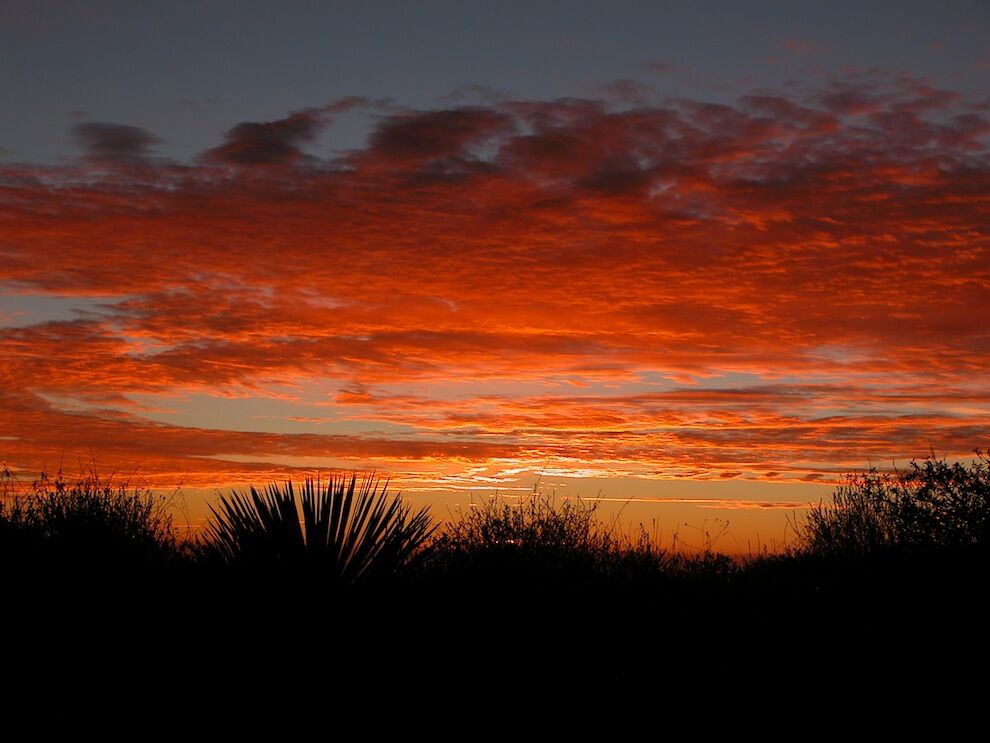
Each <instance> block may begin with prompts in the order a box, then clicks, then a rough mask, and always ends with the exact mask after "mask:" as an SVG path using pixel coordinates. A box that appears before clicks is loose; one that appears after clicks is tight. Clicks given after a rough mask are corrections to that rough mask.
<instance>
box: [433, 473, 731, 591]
mask: <svg viewBox="0 0 990 743" xmlns="http://www.w3.org/2000/svg"><path fill="white" fill-rule="evenodd" d="M596 511H597V503H595V502H594V501H582V500H564V501H562V502H559V503H558V502H556V501H555V500H554V499H553V498H552V497H549V496H546V495H543V494H540V493H535V492H534V493H533V494H531V495H528V496H524V497H522V498H520V499H518V500H514V499H513V500H510V499H508V498H505V497H498V496H496V497H495V498H492V499H489V500H486V501H484V502H482V503H481V504H480V505H478V506H476V507H473V508H471V509H470V510H468V511H467V512H466V513H461V514H459V515H458V517H456V518H454V519H452V520H451V521H449V522H448V523H446V524H445V525H444V527H443V528H442V530H441V531H440V533H439V535H438V536H437V538H436V539H435V540H434V541H433V542H432V544H431V545H430V546H429V548H428V549H427V550H425V551H424V552H423V554H422V556H421V560H420V562H419V565H418V567H419V569H420V571H421V572H422V573H423V574H425V575H426V576H427V577H428V578H429V579H433V580H437V581H440V582H441V583H444V584H446V585H450V586H456V587H458V588H466V589H468V590H472V589H474V590H478V591H485V590H488V589H490V588H498V589H500V590H505V591H509V592H533V591H536V592H543V591H546V590H550V591H551V592H552V591H554V590H560V589H563V590H571V589H575V590H578V591H584V590H588V589H592V590H597V589H602V588H606V587H607V588H610V589H618V590H625V589H627V588H632V587H635V588H637V589H643V588H648V587H653V588H662V587H664V586H669V585H671V584H672V583H681V584H683V583H684V582H685V580H687V579H690V580H692V581H696V582H697V583H698V584H699V585H701V584H703V583H707V579H708V578H711V577H716V576H720V577H726V576H728V575H730V574H731V573H733V572H734V571H735V570H736V569H737V568H736V565H735V563H734V562H733V561H732V560H731V559H730V558H728V557H725V556H724V555H718V554H716V553H714V552H712V551H710V550H706V551H704V552H703V553H702V554H698V555H686V554H681V553H669V552H668V551H666V550H664V549H663V548H661V547H660V546H659V545H658V544H657V543H656V541H655V540H653V539H652V538H650V536H649V535H648V534H647V533H646V532H645V531H644V532H641V533H640V536H639V538H638V539H635V540H634V539H628V538H625V537H623V536H621V535H620V534H618V533H617V532H616V531H615V529H614V528H611V527H609V526H608V525H606V524H604V523H602V522H601V521H599V520H598V518H597V516H596Z"/></svg>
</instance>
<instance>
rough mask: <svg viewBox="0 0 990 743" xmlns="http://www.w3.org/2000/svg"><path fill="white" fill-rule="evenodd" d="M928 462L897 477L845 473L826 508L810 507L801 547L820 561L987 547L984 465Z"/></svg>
mask: <svg viewBox="0 0 990 743" xmlns="http://www.w3.org/2000/svg"><path fill="white" fill-rule="evenodd" d="M976 455H977V459H976V460H975V461H973V462H971V463H970V464H968V465H966V464H962V463H958V462H956V463H952V464H949V463H948V462H946V461H944V460H940V459H936V458H934V457H929V458H927V459H926V460H924V461H923V462H921V463H920V464H919V463H917V462H911V464H910V465H909V467H908V468H907V469H906V470H905V471H903V472H896V473H888V472H878V471H877V470H875V469H872V470H870V471H869V472H866V473H863V474H856V475H849V476H848V477H847V480H846V482H845V484H843V485H842V486H840V487H839V488H838V489H837V490H836V492H835V494H834V495H833V496H832V502H831V503H820V504H819V505H818V506H816V507H814V508H812V509H811V510H810V511H809V513H808V516H807V519H806V521H805V522H804V524H803V526H802V529H801V532H800V534H799V537H800V545H801V547H802V548H803V550H804V551H806V552H808V553H811V554H817V555H822V556H828V555H834V556H851V555H861V554H870V553H875V552H879V551H888V550H891V549H899V550H921V549H931V548H936V547H941V548H973V547H986V545H987V543H988V536H990V534H988V529H990V466H988V465H990V463H988V460H987V456H986V455H985V454H983V453H982V452H980V451H977V452H976Z"/></svg>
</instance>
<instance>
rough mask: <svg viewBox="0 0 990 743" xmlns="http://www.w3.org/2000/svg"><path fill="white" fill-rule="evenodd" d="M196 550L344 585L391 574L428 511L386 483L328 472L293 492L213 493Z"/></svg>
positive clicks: (420, 537)
mask: <svg viewBox="0 0 990 743" xmlns="http://www.w3.org/2000/svg"><path fill="white" fill-rule="evenodd" d="M211 510H212V511H213V519H212V520H211V521H210V522H209V524H208V525H207V527H206V530H205V532H204V535H203V538H202V540H201V542H200V545H199V553H200V555H201V556H202V557H203V558H205V559H207V560H210V559H215V560H219V561H221V562H224V563H226V564H229V565H233V566H236V567H241V568H262V569H273V568H274V569H283V568H295V569H299V568H305V569H313V570H317V571H319V573H320V574H321V575H323V576H325V577H326V578H327V579H329V580H331V581H333V582H336V583H342V584H351V583H355V582H357V581H360V580H365V579H368V578H374V577H383V576H394V575H395V574H396V573H397V572H398V571H399V570H400V569H401V568H402V567H403V566H404V565H405V564H406V562H407V561H408V560H409V558H410V556H411V555H412V554H413V553H414V552H415V551H416V550H417V549H419V548H420V547H421V546H422V545H423V543H424V541H425V540H426V539H427V538H428V537H429V536H430V534H431V532H432V531H433V528H434V526H433V524H432V520H431V518H430V515H429V510H428V509H427V508H423V509H421V510H419V511H417V512H415V513H413V512H412V510H411V508H410V506H409V505H408V504H406V503H404V502H403V501H402V499H401V498H400V497H399V496H398V495H394V496H391V495H389V494H388V484H387V483H386V482H381V481H379V480H378V479H377V478H376V477H374V476H367V477H365V478H364V479H363V480H362V481H361V482H360V485H359V484H358V480H357V476H356V475H354V474H352V475H351V477H350V479H348V478H346V477H345V476H343V475H334V476H332V477H331V478H330V480H328V481H327V482H325V483H321V482H318V481H315V480H312V479H308V480H306V481H305V483H303V486H302V489H301V492H300V493H299V495H298V496H297V494H296V492H295V488H294V486H293V484H292V483H291V482H287V483H286V484H285V486H284V487H279V486H278V485H269V486H268V487H267V488H265V490H264V491H258V490H256V489H255V488H251V490H250V493H249V494H247V495H245V494H241V493H237V492H234V493H233V494H232V495H231V496H230V497H229V498H228V497H221V499H220V503H219V507H218V508H212V507H211Z"/></svg>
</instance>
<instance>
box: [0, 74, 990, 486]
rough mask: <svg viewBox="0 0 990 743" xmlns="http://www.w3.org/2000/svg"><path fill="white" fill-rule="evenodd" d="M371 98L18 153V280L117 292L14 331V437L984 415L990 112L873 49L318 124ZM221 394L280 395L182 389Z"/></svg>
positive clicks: (750, 446)
mask: <svg viewBox="0 0 990 743" xmlns="http://www.w3.org/2000/svg"><path fill="white" fill-rule="evenodd" d="M361 105H366V104H365V103H364V102H363V101H362V100H360V99H348V100H347V101H346V102H338V103H334V104H329V105H328V106H327V107H323V108H320V109H306V110H303V111H296V112H293V113H291V114H289V115H288V116H287V117H285V118H284V119H281V120H278V121H275V122H267V123H261V122H245V123H243V124H240V125H238V126H236V127H234V128H232V129H231V130H229V131H228V132H227V133H226V135H225V141H224V144H222V145H221V146H220V147H218V148H215V149H213V150H211V151H209V152H208V153H205V154H204V156H203V157H201V158H200V159H199V160H197V161H196V163H195V164H182V163H174V162H173V163H168V162H157V161H154V160H152V159H151V158H148V157H145V155H146V151H147V149H148V148H149V147H150V145H151V144H153V143H154V140H153V139H151V138H150V135H147V134H146V133H142V132H140V131H136V130H135V131H132V130H131V129H128V128H127V127H117V128H114V125H100V126H101V127H104V128H103V129H100V130H99V131H97V130H94V131H92V132H89V133H88V134H86V137H87V140H86V141H87V142H88V143H89V146H90V147H91V149H92V150H93V152H97V153H103V154H107V153H109V154H108V155H107V156H106V157H100V158H90V159H89V160H82V161H78V162H76V163H75V164H72V165H68V166H58V167H40V166H37V167H35V166H5V167H3V168H0V235H2V238H0V282H2V285H3V286H4V287H5V291H6V292H8V293H11V294H25V295H31V296H33V297H38V296H41V297H45V296H58V297H61V298H70V299H71V298H79V299H82V298H88V302H87V303H86V306H85V307H84V308H83V309H81V311H80V312H79V313H77V314H76V316H74V317H67V318H65V319H61V320H57V321H50V322H44V323H42V322H39V323H35V324H27V325H25V324H24V323H23V322H21V323H19V327H12V326H11V327H0V347H2V352H3V359H4V363H3V365H2V367H0V383H2V389H3V394H2V395H0V409H2V411H3V415H4V421H5V424H4V425H5V430H4V431H3V434H4V437H2V438H0V458H2V459H4V460H5V461H7V462H9V463H11V464H14V465H16V466H21V467H36V466H37V464H38V460H39V459H42V458H44V459H47V460H51V459H52V458H56V457H59V456H63V455H64V454H65V453H66V452H70V453H78V452H83V454H84V455H85V453H86V452H89V451H96V452H100V454H101V456H102V457H104V458H105V459H110V460H112V462H113V463H122V466H135V467H141V468H143V469H144V470H145V471H149V472H151V473H152V474H153V473H156V472H157V473H163V474H171V473H176V472H191V473H196V475H195V476H196V478H198V480H197V481H202V482H219V481H222V480H223V478H230V477H234V476H235V474H236V473H242V474H243V473H248V474H250V472H254V471H258V472H261V471H264V472H269V471H272V468H275V469H277V468H278V467H283V466H284V467H291V466H293V463H298V462H300V461H310V459H316V458H325V459H327V460H332V461H336V462H355V463H357V462H360V463H379V464H381V465H384V466H396V467H398V468H400V469H401V468H402V467H403V466H406V465H408V464H409V463H416V464H415V468H416V470H417V472H419V473H420V474H421V475H423V476H424V477H425V476H427V475H428V473H429V471H430V468H431V467H432V468H434V469H435V470H436V472H437V473H438V474H437V479H438V480H442V479H443V477H446V476H447V475H450V474H451V472H452V471H453V469H456V468H457V467H460V468H462V469H464V468H469V464H468V463H471V464H470V466H474V465H475V464H477V463H487V464H488V465H490V466H491V468H492V469H491V470H489V475H485V476H486V477H487V476H490V474H491V472H492V471H497V470H499V468H501V469H503V470H505V471H509V470H515V471H518V470H519V468H520V467H523V468H526V467H529V466H531V465H533V464H534V463H539V462H545V461H547V460H551V461H553V462H555V463H557V464H559V465H560V467H561V468H563V469H565V470H567V471H570V472H592V473H605V474H609V475H619V474H631V475H633V476H638V477H671V476H684V477H696V478H703V479H708V478H713V479H718V478H722V477H725V478H743V479H757V480H759V479H765V480H781V479H783V480H792V481H796V480H802V479H808V480H813V479H815V478H819V479H822V478H824V479H830V478H833V477H834V476H835V474H836V473H837V472H841V471H842V470H843V469H848V468H850V467H858V466H862V465H863V464H865V463H866V461H867V460H868V459H870V458H873V459H876V460H881V461H884V460H889V459H891V458H895V457H896V458H900V457H910V456H923V455H924V454H925V453H926V452H927V451H928V449H929V448H930V447H934V448H935V449H936V450H938V451H940V452H946V453H964V452H966V451H967V450H969V449H970V448H971V447H972V446H974V445H985V444H986V441H987V438H988V434H990V399H988V398H990V396H988V395H987V394H986V391H985V390H986V379H987V374H988V359H990V356H988V345H987V333H986V329H985V327H984V325H985V322H984V318H985V316H986V314H987V311H988V310H990V228H988V225H990V219H988V216H990V195H988V194H990V155H988V150H987V144H988V135H990V122H988V120H987V118H986V111H985V107H982V108H981V106H980V105H979V104H977V103H973V102H970V101H968V100H966V99H964V98H963V97H961V96H959V95H957V94H955V93H953V92H951V91H942V90H936V89H934V88H931V87H930V86H928V85H927V84H925V83H923V82H921V81H916V80H909V79H899V78H888V77H884V76H880V75H876V74H874V75H867V74H865V73H855V74H851V75H849V76H847V77H844V78H840V79H834V80H831V81H829V82H827V84H826V85H825V87H824V88H822V89H817V90H806V91H803V92H798V93H793V92H792V93H772V92H766V91H763V92H760V93H754V94H751V95H747V96H744V97H742V98H741V99H740V100H739V101H738V102H737V103H736V104H735V105H726V104H718V105H716V104H711V103H704V102H698V101H691V100H670V101H667V102H665V103H663V104H652V105H650V104H646V103H644V102H642V101H639V102H633V103H621V102H616V101H599V100H571V99H568V100H559V101H549V102H548V101H524V100H511V99H499V100H493V102H491V103H488V104H486V105H483V106H472V107H457V108H450V109H443V110H430V111H402V112H395V111H392V112H390V113H388V114H387V115H384V116H383V117H381V118H380V119H379V120H378V121H377V124H376V125H375V128H374V130H373V131H372V132H371V136H370V137H369V141H368V145H367V147H366V148H364V149H362V150H360V151H355V152H351V153H348V154H346V155H344V156H341V157H339V158H338V159H335V160H330V161H320V160H317V159H316V158H315V157H313V156H311V155H307V154H306V153H305V152H304V150H303V145H305V143H306V142H308V141H310V140H311V139H312V138H313V137H314V136H315V134H316V132H317V131H318V130H319V129H320V128H321V127H323V126H325V125H328V124H329V123H330V122H331V121H332V117H333V115H334V114H335V113H336V112H338V111H340V110H344V108H351V107H355V106H361ZM107 127H109V128H107ZM110 155H113V156H112V157H111V156H110ZM118 155H120V156H119V157H118ZM314 390H316V391H314ZM190 395H201V396H204V395H205V396H207V397H209V396H213V397H216V398H220V397H224V396H227V397H239V398H243V399H259V398H264V399H267V400H271V401H273V404H276V403H277V407H276V408H274V410H275V411H276V412H272V411H271V410H269V411H268V412H267V413H266V414H265V416H263V417H255V418H253V419H252V420H253V421H254V425H256V426H257V429H258V430H254V431H251V430H243V429H244V426H243V425H242V426H240V427H239V428H237V429H236V430H235V428H234V427H232V425H230V423H229V422H228V421H226V420H225V419H224V418H223V417H222V416H219V415H218V416H217V417H215V418H213V419H210V420H202V419H196V420H197V422H196V424H195V425H193V424H189V423H186V424H180V423H177V422H176V421H175V420H172V419H170V418H169V415H173V414H174V411H175V410H179V411H180V412H182V411H185V413H186V414H188V415H189V416H193V417H194V416H195V415H197V414H198V411H196V410H194V409H193V407H194V406H193V405H192V404H191V403H188V402H184V401H186V400H188V398H189V396H190ZM170 410H171V411H173V413H170V412H168V411H170ZM273 421H278V422H280V424H281V423H284V424H285V425H284V426H281V427H277V426H274V424H273ZM291 425H295V426H302V427H303V428H302V429H300V430H299V432H292V431H290V430H286V428H285V426H291ZM307 426H318V427H319V428H318V429H317V430H309V429H308V428H306V427H307ZM376 427H377V428H376ZM331 429H332V430H331ZM293 430H295V429H293ZM404 463H405V464H404ZM452 463H453V464H452ZM409 466H413V465H409ZM424 473H425V474H424ZM464 477H465V478H466V480H458V487H460V486H463V485H464V483H465V482H466V481H467V482H469V481H470V478H469V477H467V476H466V475H465V476H464ZM479 477H480V475H479ZM479 482H480V480H479Z"/></svg>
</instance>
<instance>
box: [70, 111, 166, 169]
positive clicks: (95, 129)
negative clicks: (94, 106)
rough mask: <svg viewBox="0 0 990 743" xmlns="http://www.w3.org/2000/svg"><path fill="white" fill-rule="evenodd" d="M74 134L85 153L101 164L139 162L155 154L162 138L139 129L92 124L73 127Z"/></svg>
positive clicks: (87, 123) (90, 122) (96, 122)
mask: <svg viewBox="0 0 990 743" xmlns="http://www.w3.org/2000/svg"><path fill="white" fill-rule="evenodd" d="M72 135H73V137H74V138H75V140H76V142H77V143H78V144H79V146H81V147H82V148H83V149H84V150H85V151H86V154H85V155H84V157H85V159H87V160H90V161H92V162H100V163H137V162H142V161H144V160H147V159H148V158H149V157H150V156H151V155H152V148H153V147H154V146H155V145H156V144H159V143H161V141H162V140H161V139H159V138H158V137H157V136H155V135H154V134H152V133H151V132H149V131H147V130H146V129H142V128H141V127H139V126H128V125H126V124H111V123H107V122H100V121H89V122H85V123H81V124H76V125H75V126H73V127H72Z"/></svg>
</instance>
